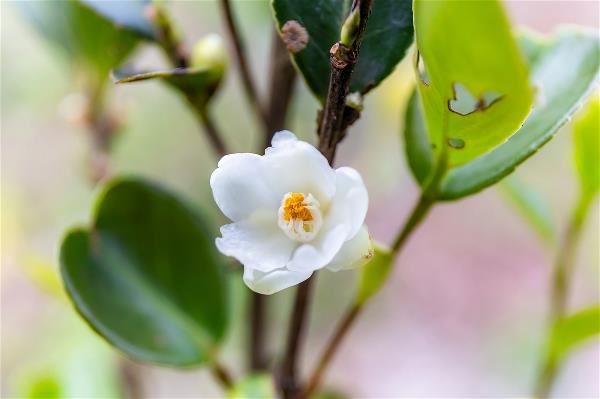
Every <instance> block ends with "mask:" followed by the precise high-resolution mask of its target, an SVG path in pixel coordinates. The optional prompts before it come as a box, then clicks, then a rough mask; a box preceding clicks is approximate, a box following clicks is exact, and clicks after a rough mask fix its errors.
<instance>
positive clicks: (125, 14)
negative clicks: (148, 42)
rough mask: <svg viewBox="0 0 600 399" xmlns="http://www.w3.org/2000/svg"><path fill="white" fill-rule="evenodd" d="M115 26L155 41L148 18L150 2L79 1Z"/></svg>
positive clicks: (154, 33)
mask: <svg viewBox="0 0 600 399" xmlns="http://www.w3.org/2000/svg"><path fill="white" fill-rule="evenodd" d="M81 1H82V2H83V3H84V4H86V5H87V6H88V7H91V8H92V9H94V10H96V12H98V13H99V14H101V15H102V16H104V17H105V18H106V19H108V20H109V21H113V22H114V23H115V25H118V26H122V27H123V28H125V29H128V30H130V31H132V32H135V33H137V34H139V35H140V36H142V37H144V38H146V39H156V31H155V29H154V26H153V25H152V22H151V21H150V19H149V18H148V14H149V12H148V10H149V7H151V5H152V1H151V0H127V1H106V0H81Z"/></svg>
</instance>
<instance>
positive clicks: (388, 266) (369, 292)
mask: <svg viewBox="0 0 600 399" xmlns="http://www.w3.org/2000/svg"><path fill="white" fill-rule="evenodd" d="M393 265H394V254H393V253H392V252H390V251H389V250H388V249H386V248H383V247H381V246H375V256H374V257H373V259H371V261H370V262H369V263H367V264H366V265H365V266H363V267H362V268H361V269H360V274H359V277H358V290H357V294H356V299H355V303H356V304H358V305H362V304H364V303H365V302H367V301H368V300H369V299H370V298H371V297H372V296H373V295H375V294H376V293H378V292H379V290H380V289H381V287H383V285H384V283H385V282H386V280H387V278H388V275H389V274H390V271H391V270H392V266H393Z"/></svg>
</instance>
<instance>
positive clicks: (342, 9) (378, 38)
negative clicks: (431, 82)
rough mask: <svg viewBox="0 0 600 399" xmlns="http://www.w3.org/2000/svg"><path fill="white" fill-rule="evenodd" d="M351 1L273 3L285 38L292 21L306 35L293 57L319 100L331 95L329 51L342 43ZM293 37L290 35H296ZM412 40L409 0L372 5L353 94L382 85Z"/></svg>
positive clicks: (281, 0)
mask: <svg viewBox="0 0 600 399" xmlns="http://www.w3.org/2000/svg"><path fill="white" fill-rule="evenodd" d="M351 3H352V1H351V0H272V5H273V10H274V13H275V19H276V21H277V25H278V27H279V29H280V30H283V32H284V35H283V36H284V39H285V36H286V34H285V32H286V31H287V29H288V28H289V25H288V27H284V25H285V24H286V22H288V21H296V22H297V23H298V24H300V27H299V28H298V27H295V29H304V30H305V31H306V33H307V35H308V42H307V43H306V46H305V47H304V48H302V49H300V50H298V49H297V48H296V49H295V52H293V53H292V57H293V60H294V62H295V64H296V66H297V67H298V69H299V70H300V72H301V74H302V76H304V79H305V81H306V83H307V84H308V87H309V88H310V90H311V91H312V92H313V93H314V94H315V96H316V97H317V98H318V99H319V100H320V101H323V99H324V98H325V96H326V95H327V88H328V85H329V75H330V71H331V66H330V63H329V50H330V48H331V46H333V45H334V43H336V42H337V41H338V40H340V32H341V29H342V25H343V23H344V20H345V19H346V17H347V16H348V12H349V10H350V6H351ZM293 33H295V32H290V34H289V36H290V37H297V36H294V35H293ZM412 40H413V24H412V1H411V0H377V1H375V2H373V6H372V12H371V16H370V17H369V21H368V24H367V29H366V31H365V34H364V37H363V41H362V46H361V50H360V56H359V60H358V64H357V65H356V68H355V69H354V72H353V74H352V81H351V84H350V92H355V91H358V92H361V93H363V94H364V93H366V92H368V91H369V90H371V89H373V88H374V87H376V86H377V85H378V84H379V83H381V81H382V80H383V79H385V78H386V77H387V76H388V75H389V74H390V73H391V72H392V71H393V69H394V67H395V66H396V65H397V64H398V62H400V60H402V58H404V55H405V54H406V50H407V49H408V47H409V46H410V45H411V43H412ZM284 41H285V40H284ZM290 47H291V46H289V45H288V48H290ZM300 47H302V46H300Z"/></svg>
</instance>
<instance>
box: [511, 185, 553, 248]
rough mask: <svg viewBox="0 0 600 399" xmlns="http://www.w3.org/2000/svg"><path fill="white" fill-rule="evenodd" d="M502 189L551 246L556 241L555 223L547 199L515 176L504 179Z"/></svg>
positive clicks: (524, 217)
mask: <svg viewBox="0 0 600 399" xmlns="http://www.w3.org/2000/svg"><path fill="white" fill-rule="evenodd" d="M500 189H501V190H502V192H503V193H504V194H505V196H506V198H507V199H508V200H509V201H510V202H511V204H512V205H514V207H515V208H516V209H517V210H518V211H519V213H520V214H521V216H523V219H524V220H525V221H526V222H528V223H529V225H530V226H531V227H532V228H533V229H534V230H535V232H536V233H537V234H538V235H539V236H540V238H541V239H542V240H543V241H544V242H545V243H546V244H551V243H552V242H553V241H554V223H553V221H552V212H551V210H550V207H549V205H548V203H547V201H546V199H545V198H544V197H543V196H542V195H541V194H540V193H539V192H538V191H536V190H534V189H533V188H532V187H531V186H529V185H527V184H526V183H524V182H523V181H521V180H520V179H518V178H517V177H516V176H514V175H513V176H510V177H509V178H507V179H504V180H503V181H502V183H501V184H500Z"/></svg>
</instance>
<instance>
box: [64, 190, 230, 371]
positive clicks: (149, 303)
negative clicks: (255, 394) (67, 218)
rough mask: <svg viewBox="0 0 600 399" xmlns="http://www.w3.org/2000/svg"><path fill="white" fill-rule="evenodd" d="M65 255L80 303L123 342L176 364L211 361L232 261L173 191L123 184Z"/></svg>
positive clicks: (105, 198)
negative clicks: (227, 265)
mask: <svg viewBox="0 0 600 399" xmlns="http://www.w3.org/2000/svg"><path fill="white" fill-rule="evenodd" d="M60 259H61V273H62V277H63V280H64V283H65V287H66V289H67V292H68V294H69V295H70V297H71V299H72V301H73V303H74V305H75V307H76V308H77V310H78V311H79V313H80V314H81V315H82V316H83V317H84V318H85V319H86V321H87V322H88V323H89V324H90V325H91V326H92V327H93V328H94V329H95V330H96V331H97V332H98V333H99V334H100V335H102V336H103V337H104V338H105V339H107V340H108V341H109V342H111V343H112V344H113V345H114V346H116V347H117V348H119V349H120V350H122V351H123V352H125V353H126V354H128V355H129V356H131V357H133V358H136V359H138V360H142V361H148V362H153V363H160V364H167V365H173V366H188V365H195V364H201V363H205V362H209V361H210V360H211V358H212V356H213V354H214V351H215V349H216V346H217V345H218V343H219V342H220V340H221V339H222V338H223V336H224V334H225V329H226V322H227V300H226V287H225V282H224V277H223V274H222V273H223V270H224V268H223V265H222V262H223V260H222V258H221V257H220V256H219V255H218V254H217V253H216V249H215V247H214V236H213V234H212V232H211V231H210V230H209V229H208V228H207V226H206V224H205V223H204V222H203V220H202V219H201V218H200V217H199V216H198V215H195V214H194V213H193V212H191V211H190V210H189V209H188V208H187V207H186V206H185V205H184V204H182V203H181V202H180V201H179V200H178V199H177V198H175V197H174V196H173V195H171V194H169V193H167V192H165V191H163V190H162V189H160V188H158V187H156V186H154V185H152V184H149V183H146V182H142V181H137V180H124V181H117V182H115V183H113V184H112V185H110V186H109V188H108V189H107V190H106V192H105V193H104V194H103V195H102V196H101V197H100V200H99V202H98V205H97V209H96V214H95V218H94V223H93V227H92V229H91V230H89V231H88V230H85V229H75V230H72V231H71V232H70V233H69V234H68V235H67V236H66V237H65V239H64V241H63V244H62V247H61V252H60Z"/></svg>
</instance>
